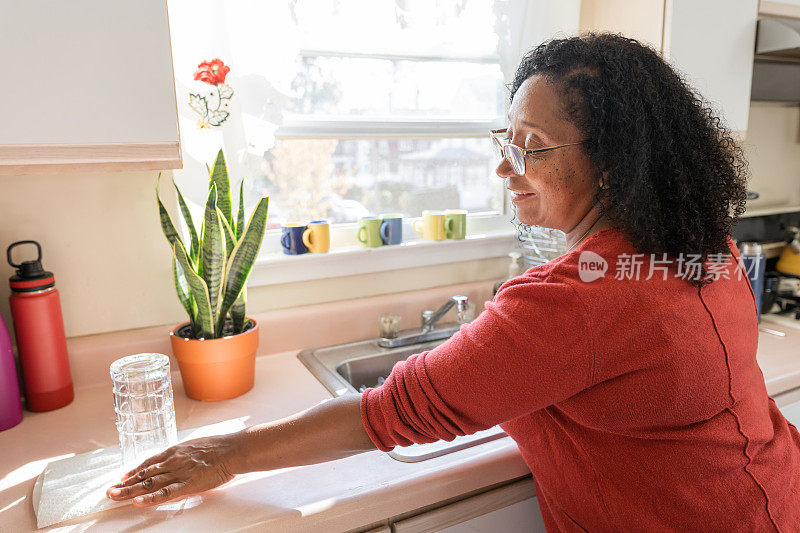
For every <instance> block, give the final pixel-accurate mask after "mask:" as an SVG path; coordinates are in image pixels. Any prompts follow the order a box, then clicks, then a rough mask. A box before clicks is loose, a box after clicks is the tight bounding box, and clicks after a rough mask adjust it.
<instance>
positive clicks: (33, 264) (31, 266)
mask: <svg viewBox="0 0 800 533" xmlns="http://www.w3.org/2000/svg"><path fill="white" fill-rule="evenodd" d="M23 244H34V245H36V250H37V253H38V256H37V257H36V259H33V260H30V261H23V262H21V263H14V261H13V260H12V259H11V251H12V250H13V249H14V248H15V247H17V246H20V245H23ZM6 257H7V258H8V264H9V265H11V266H12V267H14V268H16V269H17V273H16V274H15V275H13V276H11V279H9V280H8V282H9V285H10V286H11V290H12V292H36V291H41V290H45V289H49V288H51V287H53V286H55V284H56V279H55V276H54V275H53V273H52V272H47V271H46V270H45V269H44V268H42V247H41V245H40V244H39V243H38V242H36V241H19V242H15V243H14V244H12V245H11V246H9V247H8V250H6Z"/></svg>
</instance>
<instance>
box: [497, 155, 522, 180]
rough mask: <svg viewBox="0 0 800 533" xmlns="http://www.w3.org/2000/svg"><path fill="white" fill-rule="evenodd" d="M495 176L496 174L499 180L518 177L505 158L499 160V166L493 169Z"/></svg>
mask: <svg viewBox="0 0 800 533" xmlns="http://www.w3.org/2000/svg"><path fill="white" fill-rule="evenodd" d="M494 172H495V174H497V176H498V177H500V178H503V179H505V178H510V177H511V176H519V174H517V173H516V171H515V170H514V167H513V165H512V164H511V163H509V162H508V159H506V158H505V157H504V158H502V159H500V164H498V165H497V168H496V169H495V171H494Z"/></svg>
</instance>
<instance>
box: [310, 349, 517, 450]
mask: <svg viewBox="0 0 800 533" xmlns="http://www.w3.org/2000/svg"><path fill="white" fill-rule="evenodd" d="M445 340H446V339H441V340H435V341H429V342H425V343H420V344H417V345H414V346H406V347H402V348H382V347H381V346H379V345H378V339H370V340H366V341H361V342H353V343H349V344H340V345H338V346H326V347H323V348H314V349H311V350H303V351H302V352H300V353H299V354H298V355H297V358H298V359H300V361H302V363H303V364H304V365H305V366H306V368H308V370H309V371H310V372H311V373H312V374H313V375H314V377H316V378H317V379H318V380H319V381H320V383H322V385H323V386H324V387H325V388H326V389H328V391H330V393H331V394H333V395H334V396H342V395H344V394H358V393H360V392H362V391H363V390H365V389H366V388H368V387H378V386H380V385H381V384H382V383H383V380H384V379H385V378H386V376H388V375H389V374H390V373H391V371H392V367H393V366H394V365H395V363H397V362H398V361H403V360H405V359H407V358H408V356H410V355H413V354H415V353H420V352H424V351H425V350H430V349H432V348H435V347H436V346H438V345H439V344H441V343H443V342H444V341H445ZM505 436H506V434H505V432H503V430H502V429H500V428H499V427H498V426H495V427H493V428H490V429H487V430H484V431H479V432H477V433H474V434H472V435H465V436H460V437H456V438H455V439H453V440H452V441H450V442H447V441H439V442H433V443H430V444H414V445H412V446H397V447H395V448H394V450H392V451H391V452H389V455H390V456H391V457H393V458H394V459H397V460H398V461H403V462H417V461H423V460H425V459H430V458H432V457H438V456H440V455H444V454H446V453H451V452H454V451H457V450H462V449H464V448H468V447H470V446H476V445H478V444H482V443H484V442H488V441H490V440H494V439H499V438H501V437H505Z"/></svg>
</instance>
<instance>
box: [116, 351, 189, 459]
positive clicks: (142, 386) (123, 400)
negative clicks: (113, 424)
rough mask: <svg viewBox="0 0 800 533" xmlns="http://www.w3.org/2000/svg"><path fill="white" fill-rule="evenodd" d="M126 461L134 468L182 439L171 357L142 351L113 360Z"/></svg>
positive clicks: (117, 413)
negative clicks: (170, 362)
mask: <svg viewBox="0 0 800 533" xmlns="http://www.w3.org/2000/svg"><path fill="white" fill-rule="evenodd" d="M111 381H112V382H113V385H114V411H115V412H116V415H117V431H118V432H119V447H120V451H121V452H122V464H123V465H125V467H126V468H133V467H135V466H137V465H138V464H139V463H141V462H142V461H144V460H145V459H147V458H148V457H150V456H152V455H155V454H156V453H159V452H160V451H162V450H164V449H165V448H168V447H169V446H172V445H173V444H175V443H176V442H177V441H178V434H177V428H176V425H175V407H174V405H173V402H172V381H171V379H170V375H169V357H167V356H166V355H164V354H160V353H140V354H136V355H129V356H127V357H123V358H121V359H117V360H116V361H114V362H113V363H111Z"/></svg>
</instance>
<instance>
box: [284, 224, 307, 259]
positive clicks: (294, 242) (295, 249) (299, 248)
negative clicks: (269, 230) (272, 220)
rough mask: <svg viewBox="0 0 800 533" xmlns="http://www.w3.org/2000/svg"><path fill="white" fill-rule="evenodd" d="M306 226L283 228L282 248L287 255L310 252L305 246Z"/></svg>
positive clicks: (290, 225) (291, 225) (286, 226)
mask: <svg viewBox="0 0 800 533" xmlns="http://www.w3.org/2000/svg"><path fill="white" fill-rule="evenodd" d="M306 228H307V226H306V225H305V224H286V225H285V226H283V228H281V246H282V247H283V253H285V254H286V255H299V254H304V253H306V252H308V248H306V245H305V244H303V232H305V231H306Z"/></svg>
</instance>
